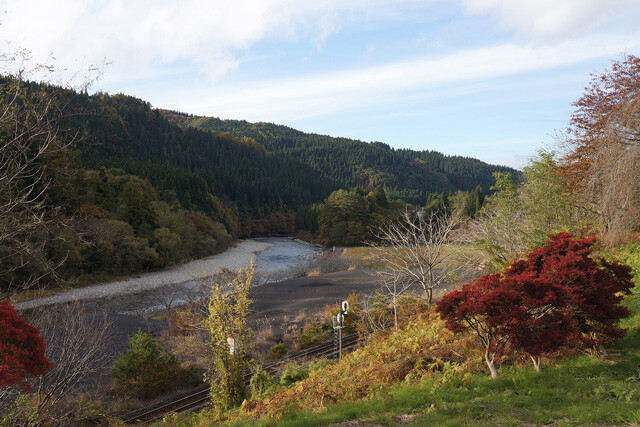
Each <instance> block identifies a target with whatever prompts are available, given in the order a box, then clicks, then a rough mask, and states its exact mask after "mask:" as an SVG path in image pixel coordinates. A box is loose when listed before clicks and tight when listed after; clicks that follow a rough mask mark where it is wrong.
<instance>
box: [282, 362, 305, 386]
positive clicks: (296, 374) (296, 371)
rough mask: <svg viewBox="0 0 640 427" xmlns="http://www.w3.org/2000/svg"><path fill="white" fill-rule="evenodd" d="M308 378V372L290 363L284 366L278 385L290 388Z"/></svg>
mask: <svg viewBox="0 0 640 427" xmlns="http://www.w3.org/2000/svg"><path fill="white" fill-rule="evenodd" d="M308 376H309V370H307V369H305V368H303V367H302V366H300V365H296V364H295V363H293V362H291V363H289V364H288V365H287V366H285V368H284V371H283V372H282V376H281V377H280V384H281V385H283V386H285V387H290V386H291V385H292V384H294V383H297V382H298V381H302V380H303V379H305V378H307V377H308Z"/></svg>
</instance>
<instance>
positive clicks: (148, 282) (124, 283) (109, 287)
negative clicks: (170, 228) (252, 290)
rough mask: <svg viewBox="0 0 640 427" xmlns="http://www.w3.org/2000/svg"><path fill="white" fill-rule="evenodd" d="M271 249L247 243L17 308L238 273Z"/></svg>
mask: <svg viewBox="0 0 640 427" xmlns="http://www.w3.org/2000/svg"><path fill="white" fill-rule="evenodd" d="M271 246H272V244H271V243H268V242H261V241H255V240H244V241H241V242H239V243H237V244H236V245H235V246H234V247H232V248H230V249H228V250H226V251H225V252H223V253H220V254H217V255H213V256H210V257H207V258H201V259H197V260H194V261H190V262H188V263H185V264H182V265H177V266H173V267H169V268H166V269H163V270H161V271H154V272H150V273H145V274H142V275H140V276H138V277H133V278H130V279H125V280H118V281H115V282H109V283H103V284H99V285H92V286H86V287H83V288H77V289H70V290H68V291H63V292H60V293H58V294H55V295H51V296H47V297H42V298H35V299H32V300H29V301H24V302H20V303H16V304H14V307H15V308H16V309H17V310H28V309H31V308H35V307H39V306H46V305H52V304H60V303H65V302H71V301H86V300H103V299H110V300H112V299H114V298H118V297H122V296H123V295H128V294H140V293H145V292H149V291H153V290H155V289H160V288H164V287H167V286H172V285H179V284H183V283H186V282H193V281H196V280H199V279H203V278H206V277H209V276H212V275H215V274H218V273H220V272H221V271H222V270H223V269H228V270H230V271H232V272H236V271H238V270H239V269H240V268H243V267H246V266H248V265H249V263H250V262H251V260H252V259H254V258H255V256H256V254H257V253H258V252H260V251H263V250H265V249H267V248H269V247H271Z"/></svg>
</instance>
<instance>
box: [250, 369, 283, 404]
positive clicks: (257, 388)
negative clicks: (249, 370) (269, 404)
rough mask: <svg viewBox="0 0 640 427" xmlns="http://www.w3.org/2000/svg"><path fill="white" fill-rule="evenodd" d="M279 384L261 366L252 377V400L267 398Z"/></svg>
mask: <svg viewBox="0 0 640 427" xmlns="http://www.w3.org/2000/svg"><path fill="white" fill-rule="evenodd" d="M277 384H278V382H277V381H276V380H274V379H273V378H271V376H270V375H269V374H268V373H266V372H265V371H264V370H263V369H262V367H261V366H258V367H257V369H256V372H255V373H254V374H253V376H252V377H251V380H250V381H249V389H250V390H251V398H252V399H259V398H262V397H265V396H266V395H267V394H268V392H269V391H270V390H273V389H274V386H275V385H277Z"/></svg>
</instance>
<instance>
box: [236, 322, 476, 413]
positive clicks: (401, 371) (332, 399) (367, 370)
mask: <svg viewBox="0 0 640 427" xmlns="http://www.w3.org/2000/svg"><path fill="white" fill-rule="evenodd" d="M479 351H480V350H479V349H478V346H477V345H476V344H475V340H474V337H472V336H470V335H462V334H461V335H454V334H453V333H452V332H450V331H449V330H448V329H446V328H445V326H444V322H442V321H441V320H440V318H439V316H438V315H437V314H436V313H435V312H433V311H430V312H426V313H423V314H421V315H419V316H416V318H415V319H414V321H412V322H410V323H409V324H408V325H407V326H406V327H405V328H404V329H402V330H400V331H397V332H392V333H389V334H385V335H383V334H379V335H377V336H375V337H373V338H372V339H371V341H370V342H369V344H368V345H367V346H366V347H364V348H362V349H360V350H357V351H356V352H354V353H352V354H350V355H348V356H346V357H345V358H344V359H343V360H342V362H340V363H338V364H335V365H332V366H329V367H327V368H325V369H321V370H318V371H315V372H313V373H311V374H310V376H309V378H307V379H306V380H304V381H301V382H299V383H297V384H295V385H294V386H293V387H291V388H289V389H287V390H283V391H281V392H279V393H277V394H275V395H273V396H272V397H270V398H268V399H265V400H256V401H252V402H251V404H250V405H247V408H251V409H250V410H249V409H248V410H247V412H248V413H249V414H250V415H251V416H256V417H261V416H265V415H268V416H275V417H278V416H280V415H281V414H282V413H284V412H288V411H291V410H296V409H305V408H307V409H308V408H314V410H322V409H324V408H326V406H327V405H330V404H333V403H336V402H339V401H345V400H346V401H349V400H357V399H362V398H364V397H366V396H367V395H369V394H370V393H372V392H377V391H380V390H383V389H385V388H387V387H391V386H393V385H394V384H397V383H398V382H401V381H412V380H420V379H422V378H426V377H430V376H434V375H441V376H442V375H443V374H442V371H443V370H445V369H447V370H454V371H456V372H458V371H468V370H471V369H481V366H482V364H481V357H479V356H478V352H479ZM445 366H447V368H445Z"/></svg>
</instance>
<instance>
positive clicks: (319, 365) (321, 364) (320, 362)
mask: <svg viewBox="0 0 640 427" xmlns="http://www.w3.org/2000/svg"><path fill="white" fill-rule="evenodd" d="M334 363H336V362H335V361H333V360H329V359H327V358H324V357H323V358H321V359H317V360H314V361H313V362H311V363H310V364H309V373H311V372H315V371H319V370H320V369H324V368H326V367H327V366H330V365H333V364H334Z"/></svg>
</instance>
